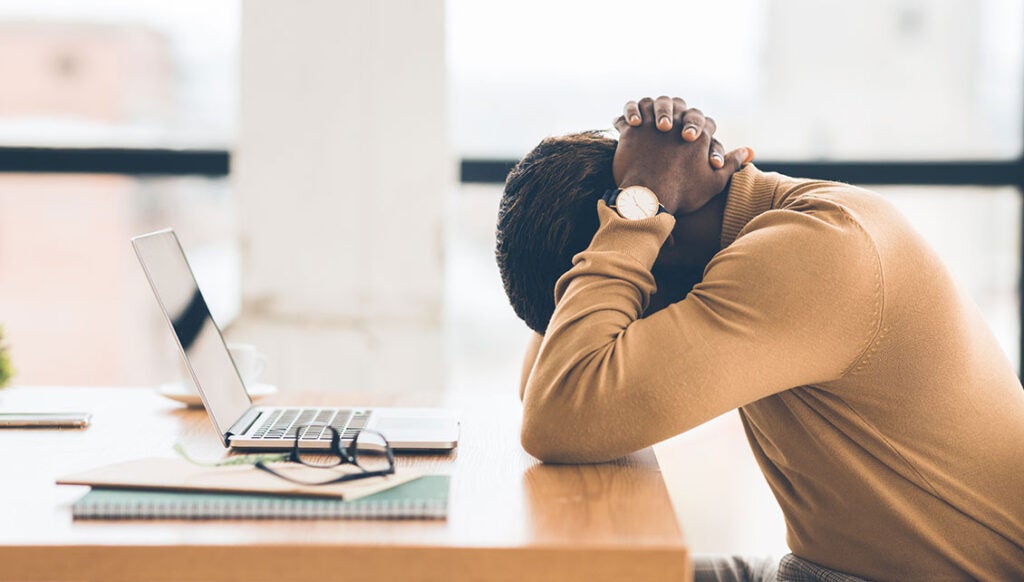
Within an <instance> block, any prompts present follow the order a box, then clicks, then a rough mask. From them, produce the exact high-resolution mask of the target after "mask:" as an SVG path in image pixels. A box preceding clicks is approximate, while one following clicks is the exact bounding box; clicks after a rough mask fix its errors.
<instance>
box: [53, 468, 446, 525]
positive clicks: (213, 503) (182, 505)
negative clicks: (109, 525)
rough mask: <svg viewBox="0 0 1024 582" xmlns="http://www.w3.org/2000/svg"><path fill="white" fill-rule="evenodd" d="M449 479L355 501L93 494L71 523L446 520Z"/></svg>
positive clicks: (76, 508) (425, 480)
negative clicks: (98, 521) (114, 520)
mask: <svg viewBox="0 0 1024 582" xmlns="http://www.w3.org/2000/svg"><path fill="white" fill-rule="evenodd" d="M449 481H450V478H449V477H448V476H447V475H428V476H424V477H420V478H418V479H415V480H413V481H409V482H406V483H403V484H402V485H398V486H396V487H393V488H391V489H388V490H386V491H382V492H380V493H376V494H373V495H370V496H367V497H363V498H361V499H357V500H354V501H345V500H341V499H329V498H323V497H282V496H280V495H262V494H245V493H202V492H184V491H145V490H129V489H93V490H91V491H89V493H86V494H85V495H84V496H83V497H82V498H80V499H79V500H78V501H76V502H75V504H74V505H73V506H72V508H71V514H72V515H73V516H74V517H75V519H345V518H350V519H351V518H356V519H397V518H417V519H444V518H445V517H447V514H448V485H449Z"/></svg>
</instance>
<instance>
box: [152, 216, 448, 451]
mask: <svg viewBox="0 0 1024 582" xmlns="http://www.w3.org/2000/svg"><path fill="white" fill-rule="evenodd" d="M132 246H133V247H134V248H135V254H136V255H137V256H138V257H139V262H140V263H141V264H142V270H143V271H145V272H146V278H147V279H149V284H150V286H151V287H152V288H153V293H154V294H155V295H156V300H157V303H159V304H160V309H161V311H163V314H164V319H166V321H167V323H168V324H169V325H170V326H171V331H172V334H173V335H174V340H175V341H176V342H177V344H178V348H179V349H180V350H181V355H182V357H183V358H184V359H185V365H186V367H187V368H188V370H189V373H190V376H191V377H192V382H193V383H194V384H195V387H196V390H197V391H198V392H199V395H200V396H201V397H202V399H203V404H204V405H205V406H206V411H207V413H209V415H210V420H211V421H212V422H213V425H214V427H215V428H216V429H217V432H219V433H220V435H221V438H222V439H223V441H224V446H225V447H230V448H234V449H290V448H292V447H293V446H294V445H295V437H296V434H298V435H299V442H300V446H301V447H302V448H308V449H327V448H329V447H330V441H331V436H332V431H331V430H330V428H328V427H333V428H335V429H336V430H337V431H338V433H340V434H341V437H342V442H343V443H346V442H351V440H352V437H353V436H354V435H355V434H356V432H358V431H359V430H361V429H372V430H376V431H378V432H380V433H381V434H383V435H384V436H385V437H387V439H388V441H389V442H390V443H391V447H392V448H393V449H395V450H409V451H424V450H451V449H454V448H455V447H456V446H457V445H458V440H459V418H458V415H457V413H455V412H454V411H451V410H444V409H437V408H367V407H346V408H325V407H319V408H318V407H280V406H254V405H253V403H252V399H251V398H250V397H249V393H248V392H247V391H246V389H245V385H244V384H243V382H242V378H241V376H240V375H239V373H238V370H237V368H236V367H235V363H234V360H232V359H231V352H229V351H228V348H227V345H226V344H225V343H224V338H223V336H222V335H221V332H220V328H218V327H217V324H216V323H215V322H214V321H213V317H212V316H211V315H210V310H209V308H208V307H207V306H206V300H205V299H204V298H203V294H202V292H201V291H200V290H199V285H198V283H196V279H195V276H194V275H193V273H192V267H191V266H190V265H189V263H188V259H187V258H186V257H185V252H184V251H183V250H182V248H181V243H180V242H179V241H178V236H177V235H176V234H175V233H174V231H173V230H161V231H158V232H153V233H150V234H146V235H142V236H137V237H135V238H133V239H132Z"/></svg>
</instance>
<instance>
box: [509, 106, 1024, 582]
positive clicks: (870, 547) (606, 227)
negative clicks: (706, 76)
mask: <svg viewBox="0 0 1024 582" xmlns="http://www.w3.org/2000/svg"><path fill="white" fill-rule="evenodd" d="M616 126H617V127H618V129H619V131H620V138H619V140H618V143H616V141H615V140H614V139H612V138H610V137H607V136H604V135H601V134H598V133H585V134H577V135H571V136H566V137H562V138H552V139H548V140H545V141H544V142H542V143H541V144H540V145H539V146H538V147H537V148H536V149H534V150H533V151H532V152H531V153H530V154H528V155H527V156H526V157H525V158H524V159H523V160H522V161H521V162H520V163H519V164H518V166H517V167H516V168H515V169H514V170H513V171H512V172H511V173H510V175H509V178H508V181H507V184H506V188H505V193H504V197H503V200H502V204H501V210H500V214H499V218H498V247H497V257H498V264H499V267H500V269H501V273H502V278H503V281H504V284H505V289H506V291H507V293H508V296H509V299H510V301H511V303H512V305H513V307H514V308H515V310H516V313H517V314H518V315H519V316H520V317H521V318H522V319H524V320H525V321H526V323H527V324H528V325H529V326H530V327H531V328H532V329H533V330H534V331H536V332H537V333H538V336H537V337H536V338H535V341H534V342H533V344H532V345H531V347H530V349H529V353H528V356H527V362H526V366H525V369H524V375H523V386H522V397H523V404H524V414H523V427H522V442H523V446H524V448H525V449H526V450H527V451H528V452H530V453H531V454H533V455H534V456H536V457H538V458H540V459H542V460H544V461H547V462H556V463H596V462H602V461H607V460H610V459H614V458H616V457H619V456H621V455H624V454H627V453H629V452H632V451H636V450H638V449H641V448H644V447H647V446H650V445H652V444H654V443H657V442H659V441H661V440H664V439H666V438H669V437H671V436H674V435H677V434H679V433H682V432H684V431H686V430H689V429H690V428H693V427H695V426H697V425H699V424H701V423H703V422H705V421H708V420H710V419H712V418H714V417H716V416H718V415H720V414H723V413H725V412H727V411H729V410H732V409H737V408H738V409H739V413H740V417H741V419H742V422H743V425H744V427H745V430H746V433H747V437H748V440H749V442H750V445H751V448H752V449H753V452H754V455H755V457H756V459H757V461H758V463H759V465H760V467H761V469H762V471H763V473H764V475H765V477H766V478H767V480H768V483H769V484H770V486H771V488H772V490H773V492H774V493H775V496H776V498H777V499H778V501H779V503H780V505H781V507H782V509H783V512H784V513H785V516H786V524H787V529H788V536H787V539H788V542H789V546H790V548H791V550H792V552H793V554H792V555H790V556H787V557H786V558H784V559H783V562H782V563H781V565H780V569H779V573H778V576H779V579H804V578H802V577H801V576H808V579H814V578H815V577H823V576H840V574H839V573H844V574H846V575H849V576H851V577H854V576H856V577H860V578H866V579H872V580H960V579H983V580H1021V579H1024V391H1022V388H1021V385H1020V383H1019V381H1018V379H1017V377H1016V375H1015V373H1014V370H1013V369H1012V367H1011V365H1010V363H1009V362H1008V361H1007V359H1006V357H1005V355H1004V354H1003V352H1002V351H1001V349H1000V347H999V345H998V344H997V343H996V341H995V339H994V338H993V336H992V334H991V333H990V331H989V330H988V329H987V327H986V325H985V323H984V321H983V320H982V316H981V314H980V312H979V310H978V309H977V307H976V306H975V305H974V304H973V303H972V301H971V300H970V299H969V298H968V297H966V296H965V295H964V294H963V292H962V291H961V290H960V289H958V288H957V286H956V284H955V283H954V282H953V280H952V278H951V276H950V274H949V273H948V271H947V270H946V268H945V266H944V265H943V264H942V262H941V261H940V260H939V258H938V257H937V256H936V254H935V253H934V252H933V251H932V250H931V249H930V248H929V247H928V245H927V244H926V243H925V241H924V240H923V239H922V238H921V237H920V235H918V234H917V233H916V232H915V230H914V229H913V227H911V225H910V224H909V223H908V222H907V221H906V219H905V218H904V217H903V216H901V215H900V213H899V212H898V211H897V210H896V209H895V208H894V207H893V206H892V205H891V204H889V203H888V202H887V201H885V200H884V199H883V198H881V197H880V196H878V195H876V194H874V193H872V192H869V191H866V190H863V189H860V188H856V187H853V186H850V185H846V184H839V183H834V182H824V181H813V180H802V179H794V178H789V177H786V176H782V175H779V174H770V173H763V172H760V171H759V170H758V169H757V168H756V167H754V166H753V165H746V167H743V168H742V170H740V171H736V172H735V173H733V172H734V171H735V170H736V168H738V167H740V164H741V162H744V161H748V158H750V157H751V154H750V152H749V151H747V150H743V149H741V150H737V151H736V152H733V153H732V154H730V155H728V156H725V155H724V154H723V153H722V150H721V146H720V145H717V144H714V142H713V141H712V137H711V134H712V133H713V131H714V124H713V122H710V121H709V120H707V119H704V118H703V116H701V115H700V114H699V112H696V111H694V110H687V109H686V106H685V104H684V103H683V102H682V101H681V100H673V99H669V98H667V97H661V98H658V99H657V100H650V99H645V100H642V101H641V102H640V103H639V104H635V103H632V102H631V103H630V104H629V105H627V107H626V111H625V115H624V116H623V117H622V118H620V119H619V120H618V122H617V123H616ZM681 129H682V130H683V131H684V132H686V133H682V135H681V134H680V130H681ZM709 152H710V153H711V155H712V156H713V157H715V160H716V162H717V163H714V162H713V163H709V162H708V156H709ZM606 191H610V192H609V193H607V194H606ZM652 200H653V202H652ZM746 567H747V566H744V565H743V564H741V563H738V568H740V569H743V568H746ZM763 569H764V570H765V572H764V573H765V575H766V576H772V575H774V574H772V573H771V572H770V570H771V569H770V568H763ZM701 574H702V571H701V570H698V579H701V578H700V576H701ZM718 575H721V574H718ZM829 579H838V578H829Z"/></svg>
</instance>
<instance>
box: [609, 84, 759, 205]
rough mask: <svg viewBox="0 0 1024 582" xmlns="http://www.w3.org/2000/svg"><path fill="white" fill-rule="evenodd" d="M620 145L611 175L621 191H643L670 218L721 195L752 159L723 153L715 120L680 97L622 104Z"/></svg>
mask: <svg viewBox="0 0 1024 582" xmlns="http://www.w3.org/2000/svg"><path fill="white" fill-rule="evenodd" d="M615 128H616V129H617V130H618V131H619V144H618V146H617V147H616V150H615V158H614V161H613V164H612V171H613V173H614V176H615V183H616V184H618V185H619V187H622V188H625V187H628V186H645V187H647V188H650V189H651V190H652V191H654V193H655V194H656V195H657V196H658V199H659V200H660V201H661V204H662V206H664V207H665V209H666V210H667V211H669V212H671V213H672V214H674V215H681V214H689V213H691V212H695V211H696V210H698V209H700V208H701V207H703V206H704V205H705V204H707V203H708V201H709V200H711V199H712V198H714V197H715V196H716V195H718V194H719V193H720V192H722V191H723V190H724V189H725V188H726V186H727V185H728V184H729V179H730V178H731V177H732V175H733V174H735V173H736V172H737V171H739V169H740V168H741V167H742V166H743V164H745V163H748V162H750V161H751V160H753V159H754V152H753V150H751V149H750V148H738V149H735V150H733V151H731V152H728V153H726V152H725V148H724V147H723V146H722V144H721V143H720V142H719V141H718V140H717V139H714V134H715V131H716V129H717V125H716V124H715V120H713V119H711V118H710V117H706V116H705V115H704V114H703V113H702V112H701V111H700V110H699V109H696V108H689V109H688V108H687V107H686V102H685V101H683V100H682V99H680V98H679V97H672V98H670V97H665V96H662V97H658V98H657V99H651V98H650V97H645V98H643V99H641V100H640V101H630V102H629V103H626V106H625V108H624V109H623V113H622V115H621V116H620V117H619V118H618V119H616V120H615Z"/></svg>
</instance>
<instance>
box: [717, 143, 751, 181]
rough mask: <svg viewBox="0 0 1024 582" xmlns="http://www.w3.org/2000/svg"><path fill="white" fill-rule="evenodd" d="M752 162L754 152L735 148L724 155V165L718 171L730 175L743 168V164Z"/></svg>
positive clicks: (748, 149)
mask: <svg viewBox="0 0 1024 582" xmlns="http://www.w3.org/2000/svg"><path fill="white" fill-rule="evenodd" d="M752 161H754V150H752V149H750V148H736V149H734V150H732V151H731V152H729V153H727V154H725V164H724V165H723V166H722V167H721V168H719V169H718V171H719V172H725V173H726V174H730V175H731V174H733V173H735V172H738V171H739V169H740V168H742V167H743V164H747V163H750V162H752Z"/></svg>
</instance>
